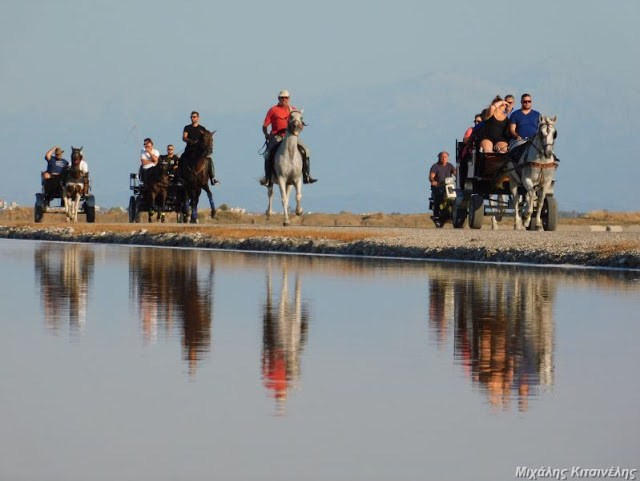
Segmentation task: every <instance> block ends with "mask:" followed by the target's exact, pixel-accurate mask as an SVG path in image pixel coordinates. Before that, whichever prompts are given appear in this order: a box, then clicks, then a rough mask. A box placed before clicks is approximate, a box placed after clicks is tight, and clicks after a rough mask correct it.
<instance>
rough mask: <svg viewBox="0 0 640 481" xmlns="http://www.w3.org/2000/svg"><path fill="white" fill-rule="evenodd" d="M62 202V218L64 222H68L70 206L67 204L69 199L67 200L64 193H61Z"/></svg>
mask: <svg viewBox="0 0 640 481" xmlns="http://www.w3.org/2000/svg"><path fill="white" fill-rule="evenodd" d="M62 202H64V217H65V221H66V222H69V221H70V220H71V214H70V209H71V205H70V204H69V199H67V193H66V192H63V193H62Z"/></svg>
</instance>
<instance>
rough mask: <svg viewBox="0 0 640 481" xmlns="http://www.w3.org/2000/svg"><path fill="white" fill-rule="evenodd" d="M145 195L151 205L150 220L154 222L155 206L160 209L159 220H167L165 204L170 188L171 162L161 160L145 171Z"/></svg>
mask: <svg viewBox="0 0 640 481" xmlns="http://www.w3.org/2000/svg"><path fill="white" fill-rule="evenodd" d="M144 188H145V196H146V201H147V205H148V206H149V222H152V218H153V214H154V208H157V209H158V215H157V219H156V220H158V221H161V222H164V221H165V215H164V211H165V204H166V202H167V192H168V190H169V162H167V161H159V162H158V164H157V165H155V166H154V167H151V168H149V169H148V170H147V171H146V172H145V181H144Z"/></svg>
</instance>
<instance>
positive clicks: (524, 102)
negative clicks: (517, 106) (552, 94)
mask: <svg viewBox="0 0 640 481" xmlns="http://www.w3.org/2000/svg"><path fill="white" fill-rule="evenodd" d="M522 103H523V104H530V103H531V100H523V101H522Z"/></svg>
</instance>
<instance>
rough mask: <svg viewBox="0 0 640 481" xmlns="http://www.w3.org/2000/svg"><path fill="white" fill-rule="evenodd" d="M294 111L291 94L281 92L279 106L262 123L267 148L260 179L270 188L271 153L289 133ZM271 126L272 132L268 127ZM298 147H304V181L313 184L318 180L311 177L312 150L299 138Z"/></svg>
mask: <svg viewBox="0 0 640 481" xmlns="http://www.w3.org/2000/svg"><path fill="white" fill-rule="evenodd" d="M292 110H297V109H296V108H295V107H293V106H290V105H289V92H288V91H287V90H281V91H280V93H279V94H278V104H277V105H274V106H273V107H271V108H270V109H269V111H268V112H267V115H266V117H265V118H264V122H263V123H262V133H263V134H264V137H265V139H266V140H267V148H266V149H265V151H264V177H263V178H262V179H260V184H262V185H265V186H269V185H270V184H271V176H272V174H273V166H272V165H271V153H272V152H273V149H274V148H275V147H276V146H277V145H278V144H279V143H280V142H282V139H284V135H285V133H286V132H287V125H288V123H289V114H290V113H291V111H292ZM269 125H271V132H270V133H269V132H268V127H269ZM298 146H299V147H302V149H303V150H304V154H303V155H302V180H303V182H304V183H305V184H313V183H314V182H317V181H318V179H313V178H312V177H311V174H310V171H311V150H309V147H307V146H306V145H305V144H304V143H303V142H302V141H301V140H300V138H298Z"/></svg>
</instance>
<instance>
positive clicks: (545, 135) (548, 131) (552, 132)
mask: <svg viewBox="0 0 640 481" xmlns="http://www.w3.org/2000/svg"><path fill="white" fill-rule="evenodd" d="M557 120H558V116H557V115H556V116H554V117H553V118H551V117H544V116H542V115H541V116H540V123H539V124H538V134H537V135H538V137H540V140H541V142H542V152H543V153H544V156H545V157H547V158H549V157H551V156H553V146H554V145H553V144H554V143H555V141H556V137H557V136H558V132H557V131H556V121H557Z"/></svg>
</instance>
